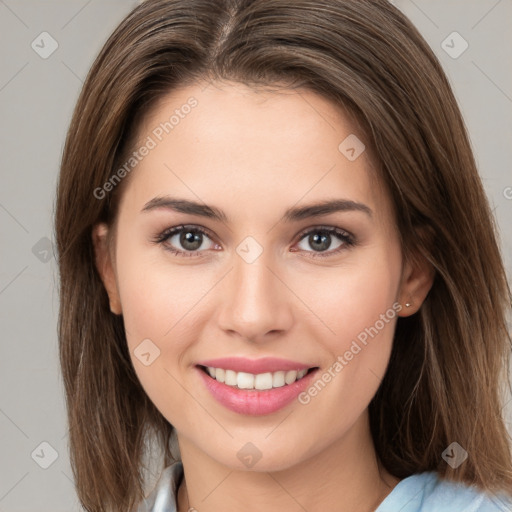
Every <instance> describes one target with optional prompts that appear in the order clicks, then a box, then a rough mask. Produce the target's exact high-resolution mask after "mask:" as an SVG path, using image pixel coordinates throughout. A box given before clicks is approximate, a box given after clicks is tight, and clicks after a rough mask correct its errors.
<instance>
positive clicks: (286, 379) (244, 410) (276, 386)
mask: <svg viewBox="0 0 512 512" xmlns="http://www.w3.org/2000/svg"><path fill="white" fill-rule="evenodd" d="M195 368H196V371H197V374H198V376H199V377H200V380H201V381H202V382H203V384H204V386H205V388H206V390H207V391H208V392H209V394H210V396H212V397H213V398H214V399H215V400H216V401H217V402H218V403H219V404H220V405H222V406H223V407H225V408H227V409H229V410H230V411H233V412H235V413H238V414H244V415H248V416H261V415H265V414H271V413H274V412H277V411H279V410H281V409H283V408H284V407H286V406H287V405H289V404H291V403H292V402H294V401H295V400H296V399H297V398H298V396H299V395H300V394H301V393H303V392H304V390H305V389H307V388H308V386H311V384H312V382H313V379H314V378H315V375H316V374H317V373H318V371H319V370H320V368H319V367H318V366H314V367H311V368H299V369H298V370H286V371H285V370H278V371H275V372H265V373H261V374H251V373H245V372H235V371H234V370H229V369H225V368H215V367H210V366H204V365H196V366H195ZM222 380H224V381H223V382H222Z"/></svg>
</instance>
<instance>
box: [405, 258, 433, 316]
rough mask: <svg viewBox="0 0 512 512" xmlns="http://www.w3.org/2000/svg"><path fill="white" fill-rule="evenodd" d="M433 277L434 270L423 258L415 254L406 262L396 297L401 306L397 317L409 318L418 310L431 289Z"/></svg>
mask: <svg viewBox="0 0 512 512" xmlns="http://www.w3.org/2000/svg"><path fill="white" fill-rule="evenodd" d="M434 277H435V270H434V268H433V267H432V265H431V264H430V263H429V262H428V261H427V259H426V258H425V257H424V256H422V255H420V254H418V253H416V254H415V257H414V258H413V259H412V260H410V261H407V260H406V262H405V264H404V268H403V271H402V281H401V284H400V290H399V295H398V299H399V302H400V304H401V305H402V310H401V312H400V315H399V316H410V315H413V314H414V313H416V312H417V311H418V310H419V309H420V307H421V305H422V304H423V301H424V300H425V298H426V296H427V295H428V292H429V291H430V289H431V288H432V284H433V282H434ZM407 304H409V305H408V306H407Z"/></svg>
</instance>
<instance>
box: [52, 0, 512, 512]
mask: <svg viewBox="0 0 512 512" xmlns="http://www.w3.org/2000/svg"><path fill="white" fill-rule="evenodd" d="M77 213H78V214H77ZM56 234H57V242H58V250H59V265H60V273H61V311H60V324H59V337H60V349H61V364H62V370H63V376H64V381H65V388H66V397H67V406H68V415H69V423H70V443H71V446H70V454H71V461H72V465H73V469H74V474H75V478H76V483H77V492H78V496H79V499H80V501H81V503H82V504H83V505H84V506H85V507H86V508H87V510H94V511H96V510H98V511H99V510H115V511H126V510H138V511H143V510H151V511H153V512H162V511H164V510H177V511H179V512H183V511H185V510H197V511H199V512H213V511H218V510H235V509H237V510H239V509H241V508H243V509H244V510H253V509H254V510H259V509H263V508H264V509H265V510H267V511H272V510H287V511H288V510H290V511H291V510H308V511H310V512H316V511H319V510H337V511H360V512H368V511H374V510H377V511H378V512H388V511H396V510H402V511H406V510H407V511H411V512H412V511H414V512H416V511H422V512H426V511H434V510H435V511H442V510H450V511H452V510H455V509H457V510H464V507H467V509H468V510H475V511H480V512H484V511H485V512H487V511H491V510H492V511H505V510H510V508H507V507H510V501H508V500H509V497H508V493H509V492H510V490H511V489H512V460H511V451H510V444H509V437H508V433H507V431H506V428H505V425H504V422H503V419H502V417H501V407H502V402H501V396H500V393H499V391H500V384H501V383H502V382H503V380H504V379H505V378H506V368H508V366H507V362H508V356H509V352H510V347H511V340H510V337H509V335H508V333H507V328H506V322H505V315H506V311H507V307H509V306H510V298H511V294H510V290H509V287H508V284H507V281H506V276H505V272H504V268H503V263H502V260H501V256H500V253H499V249H498V244H497V235H496V231H495V226H494V220H493V217H492V213H491V211H490V208H489V205H488V202H487V199H486V196H485V193H484V190H483V187H482V185H481V181H480V179H479V176H478V173H477V169H476V165H475V161H474V158H473V155H472V152H471V148H470V144H469V141H468V136H467V133H466V130H465V127H464V123H463V120H462V118H461V114H460V111H459V109H458V107H457V103H456V101H455V98H454V96H453V94H452V91H451V89H450V86H449V84H448V81H447V79H446V77H445V75H444V73H443V71H442V69H441V67H440V65H439V62H438V61H437V59H436V58H435V56H434V55H433V53H432V51H431V50H430V49H429V47H428V45H427V44H426V43H425V41H424V40H423V38H422V37H421V36H420V34H419V33H418V32H417V30H416V29H415V28H414V27H413V26H412V25H411V23H410V22H409V21H408V20H407V19H406V18H405V17H404V16H403V15H402V14H401V13H400V12H399V11H398V10H397V9H396V8H394V7H393V6H392V5H390V4H389V3H388V2H386V1H384V0H319V1H311V0H298V1H294V2H289V1H285V0H265V1H263V0H253V1H251V0H232V1H229V0H213V1H212V0H208V1H206V0H187V1H185V0H173V1H172V0H146V1H145V2H143V3H142V4H141V5H140V6H138V7H137V8H136V9H135V10H134V11H133V12H132V13H130V14H129V15H128V16H127V17H126V18H125V20H123V21H122V23H121V24H120V25H119V27H117V28H116V30H115V31H114V33H113V34H112V36H111V37H110V38H109V40H108V41H107V42H106V44H105V46H104V48H103V49H102V51H101V53H100V55H99V56H98V58H97V59H96V61H95V63H94V64H93V66H92V69H91V71H90V73H89V76H88V77H87V80H86V82H85V84H84V88H83V91H82V93H81V96H80V98H79V100H78V103H77V106H76V109H75V113H74V117H73V119H72V122H71V126H70V129H69V133H68V138H67V141H66V146H65V149H64V155H63V160H62V166H61V174H60V179H59V184H58V194H57V207H56ZM153 441H154V442H156V445H155V444H153V447H155V446H156V450H157V454H159V455H161V456H162V457H163V459H162V461H161V465H160V466H158V467H157V468H156V469H157V471H158V474H157V476H158V482H157V484H156V486H155V487H154V488H153V489H151V487H152V486H151V485H149V484H148V482H147V480H146V478H145V475H144V474H143V470H145V469H148V468H149V464H150V463H151V455H150V453H151V451H150V450H149V443H151V442H153ZM146 490H149V491H151V492H150V495H149V496H148V497H147V498H146V499H144V493H145V491H146Z"/></svg>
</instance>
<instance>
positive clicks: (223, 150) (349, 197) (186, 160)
mask: <svg viewBox="0 0 512 512" xmlns="http://www.w3.org/2000/svg"><path fill="white" fill-rule="evenodd" d="M191 98H193V100H191ZM187 105H188V106H187ZM173 115H174V118H171V116H173ZM170 119H171V121H169V120H170ZM166 122H167V125H166V124H165V123H166ZM139 133H140V137H139V141H140V144H139V145H138V146H137V148H136V149H137V150H139V151H138V154H139V157H140V158H139V157H137V158H138V159H137V163H136V166H135V168H134V169H133V171H131V174H130V176H129V181H128V182H127V186H126V189H125V190H124V191H123V195H122V198H121V202H120V207H119V216H118V219H117V226H116V230H115V235H114V236H115V238H114V245H115V250H114V251H112V252H108V250H107V248H106V244H105V243H104V242H105V239H106V234H107V232H108V230H107V227H106V226H103V225H98V226H96V229H95V232H94V239H95V246H96V251H97V255H98V260H97V261H98V267H99V269H100V273H101V275H102V277H103V281H104V283H105V286H106V288H107V291H108V293H109V297H110V303H111V309H112V311H113V312H114V313H117V314H122V315H123V318H124V322H125V327H126V332H127V342H128V347H129V350H130V354H131V358H132V361H133V365H134V367H135V371H136V373H137V376H138V378H139V379H140V382H141V384H142V386H143V387H144V389H145V391H146V393H147V394H148V396H149V397H150V399H151V400H152V401H153V403H154V404H155V405H156V407H157V408H158V409H159V410H160V411H161V413H162V414H163V416H165V418H166V419H167V420H168V421H169V422H170V423H171V424H172V425H173V426H174V427H175V428H176V430H177V432H178V436H179V437H180V438H181V439H182V440H184V439H186V440H187V441H188V443H189V444H190V445H193V446H194V447H195V448H196V449H197V450H198V451H200V452H201V453H203V454H206V456H208V457H211V458H212V459H214V460H216V461H219V462H220V463H222V464H224V465H226V466H229V467H238V468H243V467H244V465H243V462H242V461H241V459H240V458H239V456H237V455H239V453H240V451H241V449H242V450H244V449H248V448H246V447H247V446H248V445H246V443H248V442H250V443H252V444H253V445H254V446H255V447H256V448H257V450H259V451H260V452H261V453H262V454H263V458H262V459H261V461H260V462H259V463H258V466H257V469H258V470H262V471H263V470H269V469H280V468H281V469H282V468H285V467H290V466H292V465H294V464H300V463H301V462H303V461H305V460H306V459H308V458H309V457H311V456H313V455H314V454H315V453H318V452H320V451H321V450H325V449H327V448H329V447H330V446H331V445H333V444H334V443H337V442H340V441H341V440H343V439H344V438H346V437H347V436H349V435H350V433H351V432H354V430H355V429H360V428H363V427H362V425H363V423H364V422H362V421H361V418H364V417H365V414H366V413H367V407H368V404H369V402H370V401H371V399H372V397H373V396H374V394H375V393H376V391H377V389H378V386H379V384H380V381H381V379H382V377H383V376H384V373H385V371H386V367H387V364H388V360H389V356H390V352H391V348H392V339H393V332H394V328H395V324H396V321H397V317H398V316H404V315H405V314H410V313H413V312H414V311H416V310H417V308H418V307H419V305H420V304H421V301H422V299H423V298H424V295H425V294H426V292H427V286H426V284H425V283H426V279H425V278H424V277H423V275H422V274H421V272H420V270H418V269H413V268H410V267H409V266H408V265H406V264H404V262H403V260H402V253H401V250H400V245H399V240H398V233H397V231H396V227H395V222H394V218H393V215H392V209H391V204H390V202H389V198H388V197H387V196H386V194H385V193H384V188H383V187H382V186H379V185H378V182H377V181H376V180H374V179H372V175H371V170H370V165H371V161H370V157H369V151H368V150H366V151H362V152H361V153H360V154H359V156H357V155H358V153H359V152H360V151H361V150H362V149H363V146H362V144H364V136H363V135H362V134H361V133H360V132H359V131H358V129H357V128H356V127H355V125H354V124H353V123H351V122H350V119H349V118H348V117H346V116H345V115H344V114H342V112H341V111H339V110H337V109H336V107H335V105H333V104H331V103H330V102H328V101H327V100H325V99H323V98H322V97H320V96H318V95H316V94H315V93H313V92H309V91H306V90H301V91H300V92H298V91H291V90H283V91H280V92H279V93H275V92H265V91H264V90H258V91H255V90H252V89H249V88H247V87H245V86H243V85H240V84H235V83H222V84H219V83H216V84H210V85H208V86H207V87H205V86H204V85H201V86H200V85H194V86H188V87H186V88H182V89H179V90H175V91H173V92H172V93H170V94H169V95H168V96H167V97H166V98H165V99H164V100H163V101H161V102H160V103H159V104H158V105H157V106H156V107H155V108H154V109H153V110H152V111H151V112H150V113H149V114H148V116H147V117H146V119H145V121H144V123H143V124H142V125H141V126H140V131H139ZM347 137H350V138H349V139H348V140H347V141H346V142H343V141H345V139H347ZM354 137H357V139H355V138H354ZM340 144H341V146H340ZM143 145H145V146H146V148H148V150H147V151H144V150H142V149H140V148H141V147H142V146H143ZM351 148H353V149H354V151H352V150H351ZM143 153H144V155H143ZM178 200H179V201H181V203H177V202H176V201H178ZM173 201H174V202H173ZM328 202H337V203H333V204H334V206H336V208H330V209H329V208H323V209H322V208H316V207H315V208H311V207H312V206H313V205H319V204H322V203H324V204H325V203H328ZM406 302H412V303H413V305H412V306H411V307H410V308H405V303H406ZM218 358H234V359H231V360H228V361H214V362H213V364H212V366H214V367H216V368H220V369H221V371H220V372H219V371H218V370H215V375H216V376H217V377H218V378H219V380H222V379H223V378H224V379H227V378H228V379H229V382H230V383H231V384H227V383H226V382H224V383H221V382H218V381H217V380H215V379H213V378H212V377H211V376H209V375H207V373H206V372H207V370H206V371H204V370H203V369H201V367H199V366H198V365H203V366H209V365H208V364H206V362H211V360H214V359H218ZM239 358H241V359H239ZM264 358H265V359H264ZM267 358H278V359H280V361H272V360H270V359H267ZM247 360H249V361H247ZM283 360H284V361H283ZM258 363H262V364H261V365H260V366H257V364H258ZM251 364H252V366H251ZM294 368H296V369H299V368H301V369H304V370H308V373H306V375H305V376H303V377H302V378H301V379H299V380H297V381H296V382H295V383H292V381H293V379H294V375H293V369H294ZM310 368H315V369H316V370H313V371H309V369H310ZM222 369H223V370H229V372H228V371H224V372H222ZM237 369H238V370H240V372H241V373H235V370H237ZM251 370H252V372H251ZM210 371H211V372H212V374H213V371H212V370H210ZM269 373H270V376H269V375H268V374H269ZM302 373H304V372H302ZM246 374H249V375H246ZM253 374H255V375H259V374H266V375H264V376H263V377H256V378H255V379H254V378H253V377H252V375H253ZM228 376H229V377H228ZM298 376H299V377H300V376H301V374H300V373H299V374H298ZM295 377H297V375H296V376H295ZM232 378H234V379H235V380H234V381H231V379H232ZM283 378H284V379H285V382H283ZM254 381H256V383H257V385H258V387H262V388H265V387H267V388H268V386H269V385H275V386H276V387H275V388H273V389H264V390H258V389H257V390H254V389H238V388H236V389H235V386H234V385H233V384H234V383H237V385H238V386H240V387H242V388H243V387H245V386H249V387H250V386H251V385H254ZM286 381H289V382H290V384H287V383H286ZM283 384H284V385H283ZM206 432H207V433H208V435H205V433H206ZM180 445H181V442H180Z"/></svg>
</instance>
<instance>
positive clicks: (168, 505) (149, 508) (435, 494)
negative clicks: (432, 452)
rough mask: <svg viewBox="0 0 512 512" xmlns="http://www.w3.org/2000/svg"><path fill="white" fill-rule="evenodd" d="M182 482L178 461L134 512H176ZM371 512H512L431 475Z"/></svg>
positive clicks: (412, 479)
mask: <svg viewBox="0 0 512 512" xmlns="http://www.w3.org/2000/svg"><path fill="white" fill-rule="evenodd" d="M182 479H183V464H182V463H181V461H177V462H175V463H174V464H171V465H170V466H168V467H167V468H165V469H164V471H163V472H162V474H161V476H160V478H159V480H158V482H157V484H156V486H155V488H154V489H153V491H152V492H151V494H150V495H149V496H148V497H147V498H146V499H145V500H144V501H143V502H142V503H141V504H140V505H139V507H138V508H137V509H136V512H177V507H176V493H177V489H178V488H179V485H180V483H181V481H182ZM375 512H512V495H510V496H508V497H507V496H506V495H505V494H499V495H490V494H487V493H484V492H481V491H479V490H478V489H477V488H475V487H471V486H468V485H465V484H459V483H453V482H449V481H447V480H441V479H439V478H438V476H437V473H435V472H432V471H431V472H425V473H419V474H415V475H411V476H409V477H407V478H404V479H403V480H401V481H400V482H398V484H397V485H396V486H395V487H394V489H393V490H392V491H391V492H390V493H389V494H388V495H387V496H386V498H385V499H384V501H382V503H381V504H380V505H379V507H378V508H377V510H375Z"/></svg>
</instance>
